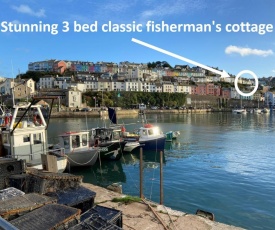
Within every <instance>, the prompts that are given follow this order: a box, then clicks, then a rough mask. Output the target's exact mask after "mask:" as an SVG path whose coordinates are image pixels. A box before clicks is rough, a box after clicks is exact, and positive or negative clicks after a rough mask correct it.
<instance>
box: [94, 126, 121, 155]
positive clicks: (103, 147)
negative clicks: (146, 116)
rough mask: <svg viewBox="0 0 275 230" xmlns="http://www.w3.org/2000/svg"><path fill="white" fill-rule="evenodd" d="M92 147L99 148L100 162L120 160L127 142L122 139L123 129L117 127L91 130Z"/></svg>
mask: <svg viewBox="0 0 275 230" xmlns="http://www.w3.org/2000/svg"><path fill="white" fill-rule="evenodd" d="M91 131H92V133H91V138H90V145H91V146H94V147H98V150H99V154H100V155H99V158H100V160H119V159H120V158H121V156H122V152H123V148H124V145H125V142H124V141H123V139H122V138H121V129H120V128H118V127H117V128H116V127H109V128H105V127H102V128H94V129H92V130H91Z"/></svg>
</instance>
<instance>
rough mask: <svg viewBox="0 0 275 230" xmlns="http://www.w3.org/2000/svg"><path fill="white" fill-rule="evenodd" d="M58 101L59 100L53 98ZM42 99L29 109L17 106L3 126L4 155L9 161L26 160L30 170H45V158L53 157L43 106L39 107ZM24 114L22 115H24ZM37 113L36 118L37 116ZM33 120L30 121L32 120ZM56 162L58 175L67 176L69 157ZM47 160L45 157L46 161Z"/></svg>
mask: <svg viewBox="0 0 275 230" xmlns="http://www.w3.org/2000/svg"><path fill="white" fill-rule="evenodd" d="M50 99H52V100H54V99H55V98H50ZM39 100H40V99H39V98H35V99H33V101H32V102H31V103H29V104H27V105H16V106H14V112H13V114H12V116H10V115H11V114H6V116H5V118H4V121H5V123H4V125H2V126H1V132H0V139H1V148H2V149H3V153H2V155H3V156H4V157H8V158H16V159H19V160H25V161H26V164H27V167H32V168H37V169H45V165H44V163H43V164H42V160H41V157H43V156H46V158H47V156H48V155H50V154H49V152H48V139H47V126H48V125H47V123H46V121H45V119H44V117H43V114H42V112H41V106H40V105H35V103H36V102H38V101H39ZM19 110H22V111H20V112H21V113H22V112H23V114H22V115H20V112H19ZM35 113H36V114H35ZM30 117H31V118H32V119H29V118H30ZM49 158H54V159H55V158H56V167H57V171H58V172H63V171H64V170H65V168H66V165H67V158H66V157H65V156H61V155H59V156H56V157H54V156H51V157H49ZM44 159H45V157H44Z"/></svg>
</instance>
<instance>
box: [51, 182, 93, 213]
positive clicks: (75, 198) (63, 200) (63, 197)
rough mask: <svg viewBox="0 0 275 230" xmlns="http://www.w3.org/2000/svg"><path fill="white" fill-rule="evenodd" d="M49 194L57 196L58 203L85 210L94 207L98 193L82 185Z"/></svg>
mask: <svg viewBox="0 0 275 230" xmlns="http://www.w3.org/2000/svg"><path fill="white" fill-rule="evenodd" d="M47 196H51V197H55V198H56V199H57V203H58V204H64V205H68V206H71V207H74V208H78V209H81V211H82V212H85V211H87V210H89V209H90V208H92V207H93V205H94V199H95V196H96V193H95V192H93V191H91V190H90V189H87V188H85V187H83V186H80V187H78V188H74V189H67V190H64V191H58V192H55V193H48V194H47Z"/></svg>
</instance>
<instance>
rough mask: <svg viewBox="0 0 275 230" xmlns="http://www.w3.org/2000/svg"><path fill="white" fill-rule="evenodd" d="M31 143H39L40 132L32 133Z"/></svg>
mask: <svg viewBox="0 0 275 230" xmlns="http://www.w3.org/2000/svg"><path fill="white" fill-rule="evenodd" d="M33 144H41V133H35V134H33Z"/></svg>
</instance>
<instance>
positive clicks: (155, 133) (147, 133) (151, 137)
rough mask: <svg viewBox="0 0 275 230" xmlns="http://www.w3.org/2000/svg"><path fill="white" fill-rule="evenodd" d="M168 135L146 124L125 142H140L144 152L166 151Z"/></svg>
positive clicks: (125, 139)
mask: <svg viewBox="0 0 275 230" xmlns="http://www.w3.org/2000/svg"><path fill="white" fill-rule="evenodd" d="M165 140H166V135H165V134H163V133H162V132H161V131H160V129H159V127H158V126H154V125H152V124H144V125H143V126H142V127H140V128H139V129H137V130H135V131H134V132H133V133H129V134H128V135H126V136H125V137H124V141H125V142H131V141H138V142H139V144H140V146H141V147H142V148H143V149H144V150H164V146H165Z"/></svg>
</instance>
